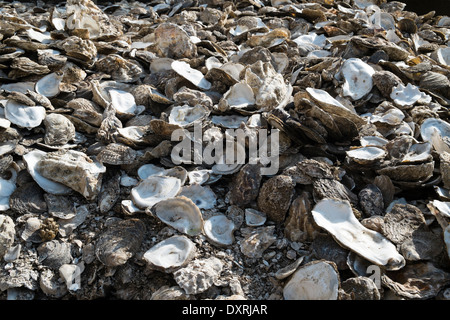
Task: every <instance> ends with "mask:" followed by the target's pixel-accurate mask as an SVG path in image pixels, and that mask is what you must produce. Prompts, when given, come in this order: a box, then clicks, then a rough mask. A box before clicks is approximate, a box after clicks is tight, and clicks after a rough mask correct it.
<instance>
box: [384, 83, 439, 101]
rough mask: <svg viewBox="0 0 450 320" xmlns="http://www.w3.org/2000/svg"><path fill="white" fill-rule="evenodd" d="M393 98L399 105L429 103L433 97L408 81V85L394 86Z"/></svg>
mask: <svg viewBox="0 0 450 320" xmlns="http://www.w3.org/2000/svg"><path fill="white" fill-rule="evenodd" d="M390 97H391V99H392V100H393V101H394V102H395V103H396V104H397V105H399V106H410V105H413V104H414V103H416V102H419V103H420V102H421V103H424V104H429V103H430V102H431V97H430V96H429V95H427V94H426V93H423V92H421V91H420V90H419V88H417V87H416V86H414V85H412V84H410V83H408V84H407V85H406V86H404V85H403V84H401V83H400V84H399V85H398V86H396V87H393V88H392V92H391V95H390Z"/></svg>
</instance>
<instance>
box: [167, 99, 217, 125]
mask: <svg viewBox="0 0 450 320" xmlns="http://www.w3.org/2000/svg"><path fill="white" fill-rule="evenodd" d="M208 114H209V112H208V110H207V109H206V108H205V107H203V106H202V105H200V104H198V105H196V106H194V107H190V106H188V105H187V104H185V105H183V106H179V107H174V108H173V109H172V111H171V112H170V115H169V123H172V124H177V125H179V126H181V127H187V126H190V125H192V124H195V123H199V122H200V121H201V120H202V119H203V118H205V117H206V116H207V115H208Z"/></svg>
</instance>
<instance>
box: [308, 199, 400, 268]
mask: <svg viewBox="0 0 450 320" xmlns="http://www.w3.org/2000/svg"><path fill="white" fill-rule="evenodd" d="M311 212H312V215H313V218H314V220H315V222H316V223H317V225H319V226H320V227H322V228H324V229H325V230H327V231H328V232H329V233H330V234H331V235H332V236H333V237H334V239H336V241H337V242H338V243H339V244H341V245H342V246H344V247H346V248H348V249H350V250H352V251H354V252H355V253H357V254H358V255H360V256H362V257H364V258H365V259H367V260H369V261H371V262H373V263H374V264H376V265H380V266H384V267H385V268H386V270H398V269H401V268H402V267H404V266H405V263H406V261H405V259H404V258H403V256H402V255H400V254H399V253H398V251H397V249H396V247H395V245H394V244H393V243H392V242H390V241H389V240H388V239H386V238H385V237H384V236H383V235H382V234H381V233H379V232H376V231H373V230H370V229H367V228H366V227H364V226H363V225H362V224H361V223H360V222H359V221H358V219H356V217H355V215H354V214H353V211H352V207H351V205H350V203H349V202H348V201H347V200H337V199H327V198H325V199H323V200H321V201H319V202H318V203H317V204H316V205H315V207H314V208H313V210H312V211H311Z"/></svg>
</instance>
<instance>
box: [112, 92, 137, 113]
mask: <svg viewBox="0 0 450 320" xmlns="http://www.w3.org/2000/svg"><path fill="white" fill-rule="evenodd" d="M108 92H109V96H110V98H111V103H112V106H113V107H114V109H115V110H116V112H117V115H118V116H121V115H124V116H135V115H138V114H140V113H142V112H143V111H144V110H145V107H144V106H138V105H136V101H135V100H134V96H133V95H132V94H131V93H129V92H126V91H123V90H116V89H110V90H109V91H108Z"/></svg>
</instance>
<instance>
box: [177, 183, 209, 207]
mask: <svg viewBox="0 0 450 320" xmlns="http://www.w3.org/2000/svg"><path fill="white" fill-rule="evenodd" d="M179 195H180V196H185V197H186V198H189V199H191V200H192V201H193V202H194V203H195V204H196V205H197V207H199V209H212V208H214V207H215V205H216V194H215V193H214V191H212V190H211V188H210V187H209V186H201V185H198V184H192V185H190V186H184V187H182V188H181V191H180V193H179Z"/></svg>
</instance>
